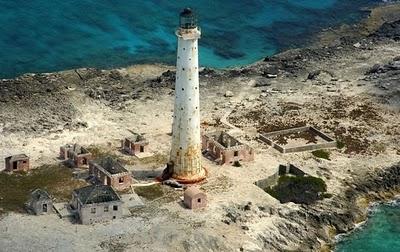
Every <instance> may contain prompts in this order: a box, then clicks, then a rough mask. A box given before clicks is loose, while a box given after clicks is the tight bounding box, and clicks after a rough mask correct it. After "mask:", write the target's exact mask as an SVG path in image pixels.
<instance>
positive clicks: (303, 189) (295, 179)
mask: <svg viewBox="0 0 400 252" xmlns="http://www.w3.org/2000/svg"><path fill="white" fill-rule="evenodd" d="M265 191H266V192H267V193H269V194H270V195H271V196H272V197H274V198H276V199H278V200H279V201H280V202H281V203H287V202H294V203H297V204H312V203H314V202H315V201H317V200H320V199H323V198H325V192H326V184H325V182H324V181H323V180H322V179H321V178H317V177H313V176H304V177H303V176H281V177H280V178H279V181H278V184H277V185H276V186H274V187H272V188H271V187H268V188H266V189H265ZM330 196H331V195H329V194H327V195H326V197H327V198H329V197H330Z"/></svg>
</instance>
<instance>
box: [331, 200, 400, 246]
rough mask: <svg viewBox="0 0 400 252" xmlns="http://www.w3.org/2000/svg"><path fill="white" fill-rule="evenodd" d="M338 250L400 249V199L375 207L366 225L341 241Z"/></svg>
mask: <svg viewBox="0 0 400 252" xmlns="http://www.w3.org/2000/svg"><path fill="white" fill-rule="evenodd" d="M336 251H337V252H352V251H354V252H358V251H359V252H376V251H378V252H396V251H400V201H398V202H397V203H392V204H382V205H379V206H377V207H376V208H374V209H373V211H372V214H371V216H370V218H369V219H368V221H367V222H366V223H365V225H363V226H362V228H360V229H358V230H356V231H354V232H353V233H351V234H350V235H349V236H348V237H346V238H344V239H343V240H342V241H340V242H339V244H338V246H337V249H336Z"/></svg>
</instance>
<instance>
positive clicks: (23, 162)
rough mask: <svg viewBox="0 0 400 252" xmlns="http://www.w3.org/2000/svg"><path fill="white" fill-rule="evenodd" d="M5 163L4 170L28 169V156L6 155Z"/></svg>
mask: <svg viewBox="0 0 400 252" xmlns="http://www.w3.org/2000/svg"><path fill="white" fill-rule="evenodd" d="M5 163H6V169H5V171H8V172H14V171H28V170H29V169H30V166H29V157H28V156H27V155H25V154H19V155H13V156H9V157H6V158H5Z"/></svg>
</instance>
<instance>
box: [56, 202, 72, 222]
mask: <svg viewBox="0 0 400 252" xmlns="http://www.w3.org/2000/svg"><path fill="white" fill-rule="evenodd" d="M53 208H54V210H55V212H56V213H57V214H58V216H60V218H61V219H64V218H69V217H72V216H74V212H73V211H71V209H70V207H69V204H68V202H61V203H54V204H53Z"/></svg>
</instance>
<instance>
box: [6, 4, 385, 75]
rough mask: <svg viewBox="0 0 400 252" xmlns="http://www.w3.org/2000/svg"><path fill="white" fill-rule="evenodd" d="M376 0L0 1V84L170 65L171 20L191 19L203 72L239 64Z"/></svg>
mask: <svg viewBox="0 0 400 252" xmlns="http://www.w3.org/2000/svg"><path fill="white" fill-rule="evenodd" d="M381 1H382V0H242V1H231V0H218V1H215V0H209V1H204V0H185V1H184V0H177V1H171V0H140V1H139V0H129V1H128V0H120V1H117V0H108V1H107V0H62V1H61V0H51V1H49V0H0V10H1V12H0V24H1V25H0V77H13V76H16V75H19V74H22V73H26V72H50V71H55V70H62V69H70V68H76V67H89V66H90V67H100V68H110V67H117V66H125V65H130V64H135V63H153V62H163V63H169V64H173V63H174V61H175V56H174V52H175V45H176V41H175V40H176V38H175V36H174V30H175V27H176V26H177V24H178V13H179V10H181V9H182V8H183V7H186V6H191V7H193V9H195V10H196V11H197V13H198V16H199V20H200V25H201V28H202V32H203V38H202V39H201V41H200V44H201V48H200V49H201V50H200V53H201V55H200V61H201V65H203V66H212V67H228V66H237V65H244V64H248V63H251V62H254V61H256V60H259V59H261V58H262V57H264V56H267V55H272V54H274V53H276V52H279V51H281V50H283V49H285V48H289V47H297V46H301V45H304V44H305V43H306V42H307V40H309V38H310V36H312V35H313V34H315V33H316V32H317V31H319V30H321V29H322V28H326V27H329V26H335V25H339V24H341V23H354V22H356V21H358V20H359V19H360V18H361V17H363V16H364V15H366V13H365V12H363V11H360V8H361V7H364V6H370V5H372V4H375V3H378V2H381Z"/></svg>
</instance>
